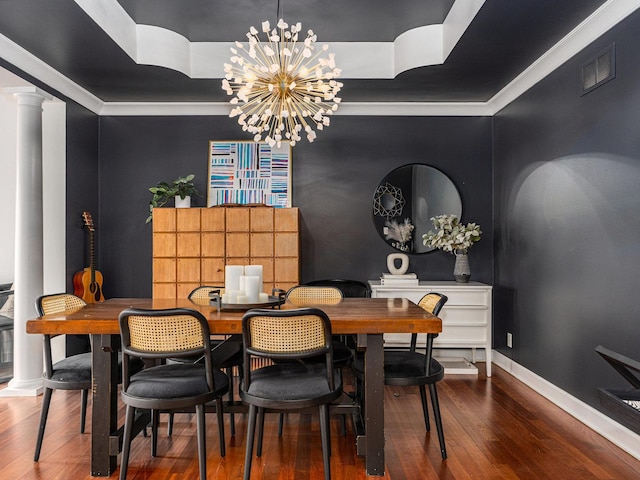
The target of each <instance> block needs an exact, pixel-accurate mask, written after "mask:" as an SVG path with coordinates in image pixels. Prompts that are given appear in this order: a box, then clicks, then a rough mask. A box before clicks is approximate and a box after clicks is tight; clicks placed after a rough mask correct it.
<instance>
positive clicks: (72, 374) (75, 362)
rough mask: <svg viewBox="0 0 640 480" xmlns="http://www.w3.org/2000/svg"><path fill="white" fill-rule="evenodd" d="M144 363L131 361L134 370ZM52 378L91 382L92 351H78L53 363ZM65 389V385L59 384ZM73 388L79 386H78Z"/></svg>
mask: <svg viewBox="0 0 640 480" xmlns="http://www.w3.org/2000/svg"><path fill="white" fill-rule="evenodd" d="M142 367H144V363H143V362H142V360H140V359H135V360H133V361H132V362H131V366H130V368H131V370H132V371H134V372H135V371H140V370H142ZM50 380H52V381H54V382H66V383H76V384H77V383H82V382H89V383H91V352H87V353H78V354H76V355H71V356H70V357H67V358H63V359H62V360H60V361H59V362H56V363H54V364H53V375H51V378H50ZM121 381H122V352H118V383H120V382H121ZM57 388H62V389H64V386H57ZM73 388H78V387H77V386H75V387H73Z"/></svg>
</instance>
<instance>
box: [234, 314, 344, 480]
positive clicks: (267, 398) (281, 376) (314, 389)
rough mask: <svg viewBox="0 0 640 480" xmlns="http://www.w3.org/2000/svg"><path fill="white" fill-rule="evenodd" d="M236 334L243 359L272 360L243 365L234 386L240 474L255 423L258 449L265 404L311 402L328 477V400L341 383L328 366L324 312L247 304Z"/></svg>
mask: <svg viewBox="0 0 640 480" xmlns="http://www.w3.org/2000/svg"><path fill="white" fill-rule="evenodd" d="M242 337H243V354H244V364H245V365H247V366H249V365H252V363H251V362H252V359H254V358H257V359H270V360H273V361H274V363H273V364H270V365H266V366H263V367H261V368H257V369H255V370H251V369H250V368H249V367H247V369H246V371H245V376H244V378H243V380H242V384H241V387H240V398H241V399H242V401H243V402H245V403H247V404H248V405H249V418H248V421H247V443H246V451H245V469H244V479H245V480H249V478H250V476H251V463H252V460H253V446H254V437H255V433H256V425H258V429H259V430H258V445H257V449H256V454H257V456H258V457H260V456H261V455H262V437H263V432H264V412H265V409H269V410H276V411H292V410H297V409H303V408H310V407H314V406H317V407H318V411H319V415H320V436H321V441H322V455H323V463H324V478H325V480H330V478H331V469H330V464H329V457H330V453H331V439H330V429H329V404H331V402H333V401H334V400H336V399H337V398H338V397H340V395H341V393H342V383H341V379H340V375H338V374H337V373H336V372H335V367H334V361H333V348H332V341H331V322H330V320H329V317H328V316H327V315H326V313H324V312H323V311H322V310H320V309H318V308H299V309H289V310H267V309H254V310H249V311H248V312H247V313H245V315H244V316H243V318H242ZM318 356H321V357H322V358H323V361H322V362H318V361H316V359H317V358H318Z"/></svg>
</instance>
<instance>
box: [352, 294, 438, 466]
mask: <svg viewBox="0 0 640 480" xmlns="http://www.w3.org/2000/svg"><path fill="white" fill-rule="evenodd" d="M447 300H448V298H447V296H446V295H442V294H440V293H435V292H431V293H427V294H426V295H425V296H424V297H422V298H421V299H420V301H419V302H418V305H419V306H420V307H422V308H423V309H424V310H426V311H427V312H429V313H432V314H433V315H438V313H440V309H441V308H442V307H443V305H444V304H445V303H446V302H447ZM433 338H434V336H433V335H428V336H427V343H426V352H425V353H421V352H418V351H417V350H416V345H417V334H415V333H414V334H412V335H411V342H410V344H409V348H385V351H384V383H385V385H399V386H410V385H417V386H418V387H419V390H420V399H421V401H422V412H423V415H424V422H425V426H426V429H427V431H430V430H431V425H430V424H429V414H428V409H427V394H426V387H425V386H426V385H428V386H429V394H430V396H431V406H432V408H433V416H434V419H435V422H436V429H437V431H438V440H439V442H440V453H441V455H442V458H443V459H445V458H447V450H446V447H445V443H444V431H443V429H442V418H441V416H440V404H439V402H438V391H437V389H436V384H437V382H439V381H440V380H442V379H443V378H444V367H443V366H442V365H441V364H440V362H438V361H437V360H435V359H434V358H433ZM353 369H354V372H355V375H356V378H357V379H358V381H359V382H360V383H361V382H362V381H363V379H364V364H363V361H362V359H361V358H358V359H356V360H355V361H354V363H353Z"/></svg>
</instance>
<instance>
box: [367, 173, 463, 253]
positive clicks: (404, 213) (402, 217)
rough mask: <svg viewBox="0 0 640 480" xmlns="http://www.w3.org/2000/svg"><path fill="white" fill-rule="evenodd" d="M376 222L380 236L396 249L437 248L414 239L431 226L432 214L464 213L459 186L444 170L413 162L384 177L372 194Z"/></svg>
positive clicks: (423, 249)
mask: <svg viewBox="0 0 640 480" xmlns="http://www.w3.org/2000/svg"><path fill="white" fill-rule="evenodd" d="M372 213H373V223H374V226H375V228H376V231H377V232H378V234H379V235H380V237H381V238H382V239H383V240H384V241H385V242H386V243H387V244H388V245H390V246H391V247H393V248H395V249H396V250H400V251H402V252H407V253H426V252H430V251H432V250H433V249H434V248H433V247H429V246H426V245H424V244H423V243H422V242H419V241H415V239H420V238H422V236H423V235H424V234H425V233H427V231H428V229H429V228H430V227H431V225H430V222H429V219H430V218H431V217H434V216H437V215H442V214H445V213H455V214H457V215H458V216H459V215H461V214H462V200H461V198H460V194H459V192H458V189H457V188H456V186H455V185H454V183H453V182H452V181H451V179H450V178H449V177H448V176H447V175H446V174H445V173H443V172H442V171H440V170H438V169H437V168H434V167H431V166H429V165H423V164H419V163H412V164H408V165H404V166H402V167H399V168H396V169H394V170H392V171H391V172H389V174H387V176H386V177H385V178H384V179H382V181H381V182H380V185H379V186H378V188H377V189H376V191H375V193H374V196H373V209H372Z"/></svg>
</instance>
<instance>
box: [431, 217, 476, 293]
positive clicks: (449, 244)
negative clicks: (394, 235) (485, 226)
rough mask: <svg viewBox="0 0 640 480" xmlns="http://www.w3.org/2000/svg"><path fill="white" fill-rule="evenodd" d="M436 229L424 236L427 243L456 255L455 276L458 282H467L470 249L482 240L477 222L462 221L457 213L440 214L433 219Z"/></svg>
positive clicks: (469, 270)
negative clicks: (463, 222)
mask: <svg viewBox="0 0 640 480" xmlns="http://www.w3.org/2000/svg"><path fill="white" fill-rule="evenodd" d="M431 221H432V222H433V225H434V226H435V227H436V231H435V232H434V231H432V230H430V231H429V233H427V234H425V235H423V236H422V238H423V242H424V244H425V245H428V246H430V247H434V248H438V249H440V250H442V251H443V252H448V253H451V254H454V255H455V256H456V263H455V265H454V268H453V276H454V278H455V279H456V282H460V283H466V282H468V281H469V278H470V277H471V268H470V266H469V257H468V254H467V252H468V250H469V249H470V248H471V246H472V245H473V244H474V243H476V242H477V241H479V240H480V235H481V234H482V231H481V230H480V225H477V224H475V223H467V224H466V225H464V224H462V223H460V221H459V220H458V217H457V216H456V215H438V216H437V217H433V218H432V219H431Z"/></svg>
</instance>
